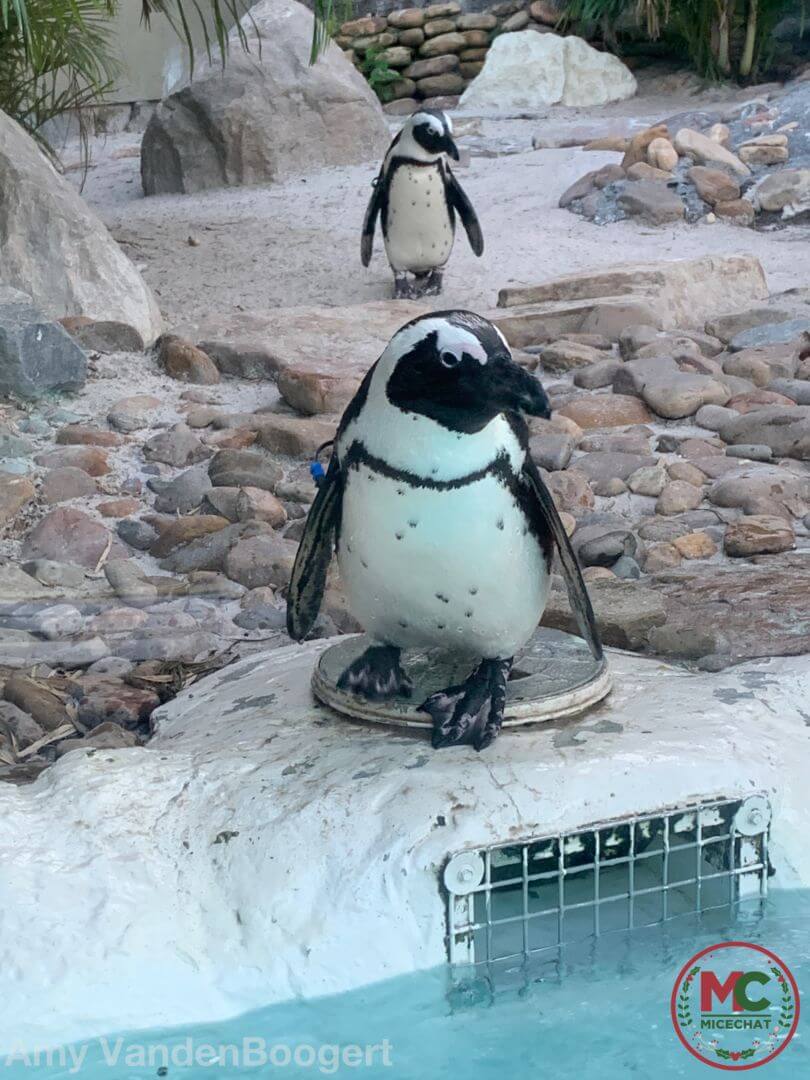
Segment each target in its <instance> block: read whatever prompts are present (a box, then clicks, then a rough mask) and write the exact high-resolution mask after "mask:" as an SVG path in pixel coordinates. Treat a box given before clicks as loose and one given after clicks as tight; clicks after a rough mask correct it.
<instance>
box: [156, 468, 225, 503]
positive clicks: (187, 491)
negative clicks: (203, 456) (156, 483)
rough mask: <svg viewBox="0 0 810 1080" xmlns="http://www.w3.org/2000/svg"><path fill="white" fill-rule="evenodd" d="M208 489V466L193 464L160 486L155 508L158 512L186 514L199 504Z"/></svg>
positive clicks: (209, 488) (209, 487)
mask: <svg viewBox="0 0 810 1080" xmlns="http://www.w3.org/2000/svg"><path fill="white" fill-rule="evenodd" d="M210 490H211V479H210V477H209V475H208V466H207V465H206V464H200V465H193V466H192V467H191V468H190V469H186V471H185V472H183V473H180V475H179V476H176V477H175V478H174V480H170V481H169V482H168V483H167V484H165V485H164V486H163V487H162V488H161V491H160V494H159V495H158V497H157V498H156V499H155V510H157V511H158V513H160V514H188V513H190V512H191V511H192V510H196V509H197V507H198V506H200V505H201V503H202V501H203V499H204V498H205V496H206V494H207V493H208V492H209V491H210Z"/></svg>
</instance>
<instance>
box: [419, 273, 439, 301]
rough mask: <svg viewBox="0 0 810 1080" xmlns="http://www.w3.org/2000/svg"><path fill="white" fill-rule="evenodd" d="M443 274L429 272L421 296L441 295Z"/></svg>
mask: <svg viewBox="0 0 810 1080" xmlns="http://www.w3.org/2000/svg"><path fill="white" fill-rule="evenodd" d="M443 278H444V273H443V272H442V271H441V270H431V272H430V275H429V276H428V279H427V281H426V282H425V286H424V288H423V289H422V292H421V295H422V296H441V294H442V279H443Z"/></svg>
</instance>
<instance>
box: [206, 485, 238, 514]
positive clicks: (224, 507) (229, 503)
mask: <svg viewBox="0 0 810 1080" xmlns="http://www.w3.org/2000/svg"><path fill="white" fill-rule="evenodd" d="M241 490H242V489H241V488H239V487H212V488H211V489H210V490H209V491H208V492H207V493H206V496H205V507H204V509H205V510H206V512H208V513H212V514H219V515H220V517H224V518H227V519H228V521H239V515H238V513H237V511H236V504H237V501H238V499H239V492H240V491H241Z"/></svg>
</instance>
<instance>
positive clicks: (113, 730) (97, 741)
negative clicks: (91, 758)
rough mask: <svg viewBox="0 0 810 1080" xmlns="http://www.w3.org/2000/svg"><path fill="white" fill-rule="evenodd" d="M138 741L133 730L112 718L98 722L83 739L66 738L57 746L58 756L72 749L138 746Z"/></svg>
mask: <svg viewBox="0 0 810 1080" xmlns="http://www.w3.org/2000/svg"><path fill="white" fill-rule="evenodd" d="M138 743H139V740H138V736H137V735H136V734H135V733H134V732H133V731H127V730H126V729H125V728H122V727H121V725H120V724H116V723H113V721H111V720H110V721H106V722H105V723H102V724H98V725H97V726H96V727H95V728H94V729H93V730H92V731H91V732H90V734H89V735H85V737H84V738H82V739H65V740H63V741H62V742H60V743H59V744H58V746H57V747H56V757H57V759H59V758H63V757H64V756H65V754H69V753H70V752H71V751H72V750H126V749H129V747H132V746H138Z"/></svg>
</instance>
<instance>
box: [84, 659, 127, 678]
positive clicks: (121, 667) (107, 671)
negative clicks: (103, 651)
mask: <svg viewBox="0 0 810 1080" xmlns="http://www.w3.org/2000/svg"><path fill="white" fill-rule="evenodd" d="M134 666H135V665H134V664H133V663H132V661H131V660H125V659H124V658H123V656H105V657H104V658H103V659H102V660H96V662H95V663H94V664H91V665H90V667H89V668H88V669H87V674H88V675H109V676H111V677H112V678H116V679H123V678H124V677H125V676H126V675H129V673H130V671H132V669H133V667H134Z"/></svg>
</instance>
